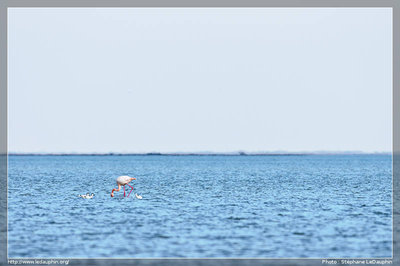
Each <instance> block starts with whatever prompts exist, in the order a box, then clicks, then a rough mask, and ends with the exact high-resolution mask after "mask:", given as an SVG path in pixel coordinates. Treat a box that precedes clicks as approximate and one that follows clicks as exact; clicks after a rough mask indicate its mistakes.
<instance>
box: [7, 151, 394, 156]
mask: <svg viewBox="0 0 400 266" xmlns="http://www.w3.org/2000/svg"><path fill="white" fill-rule="evenodd" d="M362 154H365V155H368V154H392V151H374V152H364V151H299V152H293V151H261V152H246V151H235V152H207V151H204V152H9V153H7V155H11V156H23V155H25V156H28V155H30V156H34V155H38V156H44V155H48V156H57V155H58V156H60V155H63V156H73V155H81V156H82V155H97V156H129V155H130V156H134V155H135V156H145V155H150V156H154V155H162V156H190V155H192V156H193V155H196V156H200V155H201V156H212V155H214V156H215V155H231V156H246V155H247V156H252V155H253V156H254V155H269V156H273V155H362Z"/></svg>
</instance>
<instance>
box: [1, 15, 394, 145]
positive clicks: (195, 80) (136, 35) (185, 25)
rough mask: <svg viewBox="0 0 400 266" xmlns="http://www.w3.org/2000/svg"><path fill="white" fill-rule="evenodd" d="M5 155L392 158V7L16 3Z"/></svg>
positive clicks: (10, 38)
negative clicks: (358, 154) (357, 154)
mask: <svg viewBox="0 0 400 266" xmlns="http://www.w3.org/2000/svg"><path fill="white" fill-rule="evenodd" d="M8 15H9V18H8V45H9V48H8V56H9V57H8V66H9V68H8V71H9V72H8V73H9V74H8V75H9V76H8V77H9V87H8V100H9V101H8V110H9V113H8V117H9V119H8V125H9V127H8V131H9V135H8V139H9V151H10V152H151V151H160V152H178V151H182V152H189V151H190V152H195V151H214V152H228V151H237V150H244V151H276V150H286V151H316V150H330V151H332V150H335V151H346V150H360V151H366V152H372V151H391V145H392V10H391V9H389V8H346V9H345V8H339V9H320V8H311V9H307V8H293V9H281V8H264V9H250V8H247V9H241V8H230V9H225V8H216V9H208V8H199V9H187V8H168V9H161V8H160V9H149V8H147V9H146V8H129V9H128V8H127V9H120V8H112V9H107V8H101V9H92V8H82V9H77V8H65V9H56V8H31V9H29V8H11V9H9V11H8Z"/></svg>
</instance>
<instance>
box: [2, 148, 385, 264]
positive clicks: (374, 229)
mask: <svg viewBox="0 0 400 266" xmlns="http://www.w3.org/2000/svg"><path fill="white" fill-rule="evenodd" d="M121 175H129V176H132V177H135V178H136V180H134V181H132V182H131V183H130V184H131V185H132V186H133V188H134V189H133V191H132V193H131V194H130V196H129V197H124V192H123V189H121V191H119V192H115V197H113V198H112V197H111V196H110V193H111V190H112V189H113V188H116V187H117V185H116V181H115V180H116V178H117V177H118V176H121ZM130 191H131V188H129V187H126V195H127V194H128V193H129V192H130ZM86 193H94V196H93V198H92V199H83V198H82V197H79V195H81V194H86ZM135 194H137V195H140V196H141V197H142V199H138V198H137V197H136V196H135ZM7 218H8V246H7V248H8V256H9V258H390V257H391V256H392V156H391V155H386V154H373V155H372V154H361V155H354V154H349V155H259V156H258V155H241V156H239V155H176V156H174V155H122V156H118V155H64V156H62V155H10V156H9V157H8V217H7Z"/></svg>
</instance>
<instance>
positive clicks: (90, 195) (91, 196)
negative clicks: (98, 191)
mask: <svg viewBox="0 0 400 266" xmlns="http://www.w3.org/2000/svg"><path fill="white" fill-rule="evenodd" d="M93 196H94V194H93V193H92V194H89V192H88V193H86V195H79V196H78V197H81V198H82V199H91V198H93Z"/></svg>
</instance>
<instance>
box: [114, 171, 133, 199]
mask: <svg viewBox="0 0 400 266" xmlns="http://www.w3.org/2000/svg"><path fill="white" fill-rule="evenodd" d="M132 180H136V178H134V177H130V176H127V175H123V176H120V177H118V178H117V180H116V181H117V185H118V189H117V188H113V190H112V191H111V197H114V191H120V190H121V187H122V186H123V187H124V197H125V185H128V186H130V187H131V191H130V192H129V194H128V197H129V195H130V194H131V192H132V190H133V187H132V186H131V185H129V184H128V183H129V182H131V181H132Z"/></svg>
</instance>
